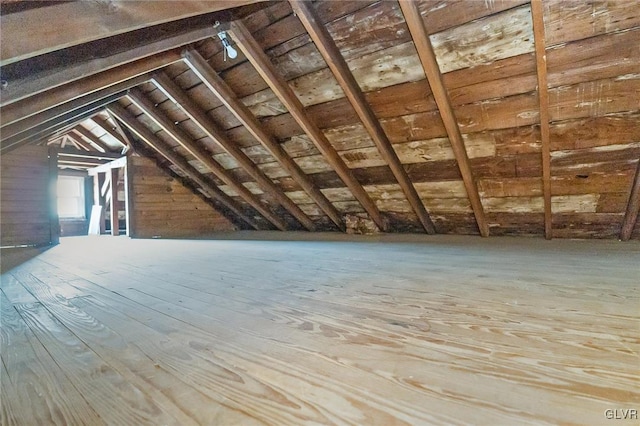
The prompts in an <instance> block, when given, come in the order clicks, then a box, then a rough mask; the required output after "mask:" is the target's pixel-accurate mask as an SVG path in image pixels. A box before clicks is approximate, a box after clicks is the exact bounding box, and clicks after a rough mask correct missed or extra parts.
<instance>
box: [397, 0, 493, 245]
mask: <svg viewBox="0 0 640 426" xmlns="http://www.w3.org/2000/svg"><path fill="white" fill-rule="evenodd" d="M399 3H400V8H401V9H402V13H403V15H404V18H405V21H406V23H407V26H408V27H409V32H410V33H411V37H412V38H413V42H414V44H415V45H416V50H417V51H418V56H419V57H420V62H421V63H422V68H423V69H424V73H425V75H426V77H427V81H428V82H429V85H430V86H431V90H432V92H433V97H434V99H435V101H436V105H437V106H438V110H439V111H440V116H441V117H442V122H443V123H444V126H445V129H446V131H447V135H448V136H449V141H450V142H451V147H452V148H453V153H454V155H455V157H456V161H457V163H458V167H459V168H460V174H461V175H462V180H463V182H464V186H465V189H466V190H467V196H468V197H469V201H470V202H471V208H472V209H473V213H474V215H475V217H476V222H477V224H478V228H479V230H480V235H482V236H483V237H488V236H489V225H488V223H487V220H486V218H485V215H484V209H483V207H482V201H481V200H480V194H479V192H478V186H477V183H476V181H475V178H474V176H473V171H472V170H471V165H470V164H469V156H468V155H467V150H466V148H465V146H464V140H463V139H462V134H461V132H460V127H459V126H458V122H457V120H456V117H455V114H454V112H453V108H452V106H451V101H450V99H449V94H448V92H447V89H446V88H445V86H444V83H443V81H442V74H441V73H440V68H439V66H438V62H437V60H436V55H435V52H434V51H433V46H432V45H431V40H430V39H429V33H428V32H427V29H426V28H425V25H424V21H423V20H422V16H421V15H420V11H419V10H418V5H417V3H416V2H414V1H411V0H399Z"/></svg>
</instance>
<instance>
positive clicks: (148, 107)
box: [129, 90, 287, 231]
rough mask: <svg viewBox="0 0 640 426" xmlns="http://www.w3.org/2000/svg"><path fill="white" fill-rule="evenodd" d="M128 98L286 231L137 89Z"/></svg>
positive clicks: (243, 188)
mask: <svg viewBox="0 0 640 426" xmlns="http://www.w3.org/2000/svg"><path fill="white" fill-rule="evenodd" d="M129 99H131V101H132V102H133V103H134V104H135V105H136V106H137V107H138V108H140V109H141V110H143V111H144V112H145V113H146V114H147V115H148V116H149V117H150V118H151V119H152V120H153V121H154V122H155V123H156V124H157V125H158V126H160V127H161V128H162V129H163V130H164V131H165V132H167V133H168V134H169V135H170V136H171V137H172V138H173V139H174V140H175V141H176V142H178V144H180V146H182V147H183V148H184V149H185V150H187V152H189V154H191V155H193V156H194V157H195V158H196V159H197V160H198V161H200V162H201V163H202V164H203V165H204V166H205V167H206V168H207V169H209V170H210V171H211V172H212V173H213V174H215V175H216V176H217V177H218V178H219V179H221V180H222V181H223V182H224V183H226V184H227V185H229V186H230V187H231V188H232V189H233V190H234V191H236V192H237V193H238V195H240V197H242V199H243V200H245V201H246V202H247V203H249V205H251V206H252V207H253V208H254V209H256V210H257V211H258V212H260V214H261V215H263V216H264V217H265V218H266V219H267V220H268V221H269V222H271V223H272V224H273V225H275V226H276V227H277V228H278V229H280V230H281V231H286V229H287V225H286V223H285V222H284V221H283V220H282V219H281V218H279V217H278V216H277V215H276V214H275V213H274V212H272V211H271V210H269V209H268V208H267V207H266V206H264V205H263V204H262V203H261V202H260V200H259V199H258V198H257V197H256V196H255V195H253V194H252V193H251V191H249V190H248V189H247V188H246V187H245V186H244V185H242V184H241V183H240V182H238V181H237V180H236V179H235V178H234V177H233V175H232V174H231V173H230V172H229V171H228V170H226V169H225V168H224V167H222V165H220V163H218V162H217V161H216V160H214V159H213V157H212V156H211V154H209V153H208V152H206V151H205V150H204V149H202V148H200V147H198V146H196V144H195V143H194V141H193V140H192V139H191V137H190V136H189V135H188V134H187V133H186V132H184V131H183V130H182V129H180V128H179V127H177V126H176V125H175V124H174V123H173V122H172V121H171V120H169V119H168V118H167V117H166V116H165V115H164V114H163V113H162V112H160V111H159V110H158V109H157V108H155V106H154V105H153V104H152V103H151V102H150V101H149V100H148V99H146V98H145V97H144V95H143V94H141V93H140V92H139V91H137V90H134V91H132V92H131V93H130V94H129Z"/></svg>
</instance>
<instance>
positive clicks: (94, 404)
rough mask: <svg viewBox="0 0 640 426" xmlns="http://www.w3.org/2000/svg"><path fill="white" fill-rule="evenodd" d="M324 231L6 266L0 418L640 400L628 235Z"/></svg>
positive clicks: (66, 420)
mask: <svg viewBox="0 0 640 426" xmlns="http://www.w3.org/2000/svg"><path fill="white" fill-rule="evenodd" d="M236 235H238V236H243V235H244V236H245V237H246V236H247V235H250V236H251V237H253V236H260V235H262V236H264V235H263V234H257V233H254V234H236ZM271 235H272V236H273V234H271ZM276 235H278V236H279V237H283V236H284V237H286V236H291V234H276ZM293 237H295V238H297V237H299V235H297V236H293ZM332 238H337V239H338V241H316V242H314V241H252V240H249V239H247V240H244V241H232V240H217V241H168V240H147V241H143V240H129V239H127V238H126V237H116V238H114V237H94V238H86V237H82V238H68V239H63V243H62V244H61V245H60V246H57V247H55V248H52V249H50V250H48V251H46V252H44V253H42V254H41V255H40V256H38V257H36V258H34V259H32V260H29V261H27V262H26V263H23V264H21V265H19V266H18V267H16V268H14V269H12V270H10V271H8V272H6V273H5V274H3V275H2V293H1V296H2V300H1V302H2V327H1V330H2V331H1V337H2V339H1V341H2V348H1V355H2V365H1V368H2V370H1V373H2V380H1V382H2V424H52V423H57V424H92V425H93V424H102V423H106V424H114V425H116V424H117V425H122V424H179V425H189V424H220V425H228V424H242V425H251V424H274V425H285V424H291V425H300V424H354V425H374V424H378V425H394V424H420V425H421V424H492V425H500V424H502V425H507V424H509V425H513V424H559V423H561V424H611V423H610V422H611V421H610V420H607V418H606V417H607V413H609V415H611V413H613V412H611V411H610V412H607V411H606V410H608V409H611V410H617V411H615V415H616V416H618V417H622V415H623V413H627V417H633V414H632V413H633V412H631V415H629V413H630V412H629V411H621V410H630V409H639V408H640V383H639V381H638V374H639V373H640V358H639V353H640V318H639V317H640V315H639V314H640V244H638V243H636V242H630V243H619V242H615V241H589V242H586V241H556V240H554V241H544V240H541V239H510V238H490V239H480V238H478V237H445V236H436V237H401V236H389V237H372V238H362V239H351V240H350V238H351V237H332ZM302 239H304V238H302ZM339 240H343V241H339ZM637 422H638V420H637V418H636V419H633V418H628V419H627V420H617V421H616V424H637Z"/></svg>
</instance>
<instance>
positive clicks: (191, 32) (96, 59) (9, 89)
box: [1, 14, 228, 105]
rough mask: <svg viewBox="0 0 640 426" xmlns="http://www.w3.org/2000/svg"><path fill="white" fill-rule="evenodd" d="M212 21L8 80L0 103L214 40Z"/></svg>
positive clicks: (114, 44)
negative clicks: (155, 55)
mask: <svg viewBox="0 0 640 426" xmlns="http://www.w3.org/2000/svg"><path fill="white" fill-rule="evenodd" d="M227 15H228V14H227ZM221 19H222V18H221ZM211 22H213V21H212V19H211V18H209V19H207V20H204V19H199V21H198V24H199V26H198V27H187V28H188V30H187V31H183V32H180V33H171V34H168V35H167V36H166V37H164V38H160V39H157V37H158V35H160V37H162V36H163V35H164V34H165V31H169V30H173V31H175V29H174V27H172V28H171V29H165V28H155V29H153V31H150V33H152V34H155V35H156V37H155V38H151V36H147V37H146V38H145V39H144V40H143V41H142V42H139V41H137V39H136V40H135V42H136V43H137V44H132V43H131V42H132V40H130V38H131V37H129V38H128V39H126V40H120V39H116V40H112V41H110V42H109V43H110V44H109V45H107V46H111V48H110V49H109V48H108V47H107V46H102V51H101V52H98V53H97V54H95V55H92V57H91V59H88V60H83V61H80V62H73V63H68V62H63V63H62V64H61V66H57V67H53V68H52V69H46V70H45V71H40V72H37V73H31V74H29V75H26V76H25V77H23V78H19V79H13V80H12V79H10V78H6V77H5V80H6V81H7V86H6V87H5V88H3V89H2V100H1V103H2V105H8V104H10V103H13V102H16V101H19V100H21V99H24V98H27V97H29V96H34V95H36V94H38V93H41V92H44V91H46V90H50V89H53V88H54V87H58V86H61V85H63V84H66V83H69V82H72V81H76V80H79V79H81V78H86V77H88V76H90V75H93V74H97V73H99V72H103V71H105V70H108V69H112V68H115V67H118V66H121V65H125V64H127V63H129V62H133V61H136V60H138V59H142V58H145V57H147V56H151V55H154V54H157V53H159V52H164V51H167V50H171V49H177V48H179V47H181V46H185V45H187V44H189V43H194V42H196V41H199V40H203V39H206V38H209V37H215V35H216V33H217V30H216V29H214V27H213V25H212V24H211ZM182 25H184V24H182ZM149 39H151V41H149ZM125 43H126V44H125ZM123 46H126V49H123ZM114 49H119V50H117V51H116V52H115V53H113V54H109V55H108V56H103V55H101V53H104V52H111V51H112V50H114ZM64 57H65V58H66V57H67V56H66V55H65V56H64ZM61 62H62V61H61Z"/></svg>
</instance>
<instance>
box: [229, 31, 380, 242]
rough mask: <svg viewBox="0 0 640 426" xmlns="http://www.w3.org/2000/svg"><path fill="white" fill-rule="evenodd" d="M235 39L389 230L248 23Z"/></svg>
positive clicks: (368, 209) (235, 33)
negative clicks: (255, 37)
mask: <svg viewBox="0 0 640 426" xmlns="http://www.w3.org/2000/svg"><path fill="white" fill-rule="evenodd" d="M229 32H230V33H231V36H232V37H233V38H234V40H235V41H236V42H237V44H238V46H239V47H240V49H241V50H242V51H243V52H244V54H245V56H246V57H247V59H249V61H250V62H251V63H252V64H253V66H254V67H255V68H256V70H257V71H258V73H259V74H260V75H261V76H262V78H263V79H264V81H265V82H266V83H267V84H268V85H269V87H270V88H271V90H273V92H274V93H275V94H276V96H277V97H278V98H279V99H280V101H281V102H282V103H283V104H284V105H285V107H286V108H287V109H288V110H289V113H291V116H292V117H293V118H294V119H295V120H296V121H297V122H298V124H299V125H300V127H301V128H302V129H303V130H304V132H305V133H306V134H307V135H308V136H309V138H310V139H311V141H313V143H314V145H315V146H316V148H318V150H319V151H320V153H321V154H322V155H323V156H324V158H325V159H326V161H327V163H328V164H329V165H330V166H331V167H333V169H334V170H335V171H336V173H337V174H338V176H339V177H340V179H342V181H343V182H344V183H345V185H346V186H347V187H348V188H349V189H350V190H351V192H352V193H353V195H354V196H355V198H356V199H357V200H358V201H359V202H360V204H361V205H362V207H363V208H364V209H365V211H366V212H367V213H368V214H369V216H370V217H371V219H372V220H373V222H374V223H375V224H376V225H377V226H378V228H380V229H381V230H383V231H386V229H387V224H386V221H385V220H384V218H383V217H382V215H381V214H380V211H379V210H378V207H377V206H376V204H375V203H374V202H373V200H372V199H371V197H370V196H369V194H368V193H367V191H365V189H364V188H363V187H362V185H361V184H360V182H358V180H357V179H356V177H355V176H354V174H353V172H352V171H351V169H349V167H347V165H346V164H345V162H344V160H343V159H342V157H340V155H339V154H338V152H337V151H336V150H335V148H334V147H333V145H331V142H329V140H328V139H327V137H326V136H325V134H324V133H323V132H322V130H320V128H319V127H318V126H317V125H316V124H315V123H314V122H313V120H311V118H309V116H308V114H307V113H306V111H305V108H304V106H303V105H302V102H300V100H299V99H298V97H297V96H296V94H295V93H294V92H293V90H292V89H291V87H290V86H289V84H288V83H287V82H286V80H285V79H284V78H283V77H282V76H281V75H279V74H278V72H277V70H276V68H275V66H274V65H273V64H272V63H271V60H270V59H269V58H268V57H267V55H266V54H265V53H264V51H263V50H262V48H261V47H260V45H259V44H258V42H257V41H256V40H255V39H254V38H253V36H252V35H251V33H250V32H249V31H248V30H247V28H246V27H245V26H244V24H243V23H242V22H241V21H239V20H236V21H233V22H232V23H231V27H230V29H229Z"/></svg>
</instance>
